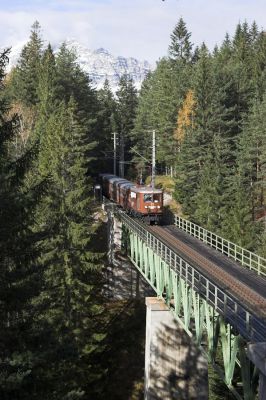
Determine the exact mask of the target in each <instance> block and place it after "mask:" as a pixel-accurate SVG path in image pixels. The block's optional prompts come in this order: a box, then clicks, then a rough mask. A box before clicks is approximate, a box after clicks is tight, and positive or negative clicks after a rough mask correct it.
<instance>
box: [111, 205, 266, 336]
mask: <svg viewBox="0 0 266 400" xmlns="http://www.w3.org/2000/svg"><path fill="white" fill-rule="evenodd" d="M118 214H119V215H120V218H121V219H122V221H124V223H125V224H126V225H127V226H128V227H129V228H130V229H131V230H132V231H133V232H135V233H136V234H137V235H138V236H139V237H140V238H141V239H142V240H143V241H144V242H145V243H146V244H147V245H148V247H150V248H151V249H152V250H153V251H154V252H155V253H156V254H158V255H159V256H160V257H161V259H162V260H163V261H164V262H165V263H166V264H167V265H169V267H170V268H171V269H173V270H174V271H175V272H176V273H177V274H178V275H179V276H180V277H181V278H182V279H183V280H185V282H187V283H188V285H189V286H190V287H191V288H192V289H193V290H195V291H196V292H198V293H199V294H200V296H201V297H202V298H204V299H205V300H206V301H207V303H208V304H210V305H211V306H212V307H213V308H214V309H215V310H216V311H217V312H218V313H219V314H221V315H223V316H224V317H225V319H226V320H227V321H228V322H229V323H230V324H231V325H232V326H235V327H236V328H237V330H238V331H239V333H240V334H241V335H242V336H243V337H245V338H247V339H248V340H253V341H262V340H263V338H264V339H265V322H264V321H262V320H261V318H259V317H257V315H256V311H255V310H254V311H253V312H250V311H249V310H248V309H246V308H245V306H243V305H242V304H241V302H239V301H237V300H236V299H235V298H233V297H232V296H230V295H229V294H228V293H227V290H226V288H225V289H222V288H219V287H218V286H216V285H215V284H214V283H213V282H212V281H211V280H210V279H208V278H207V277H206V276H204V275H202V274H201V273H200V272H199V271H198V270H197V269H196V268H194V267H193V266H191V265H190V264H188V263H187V262H186V261H185V260H183V259H182V258H181V257H180V256H179V255H178V254H177V253H175V252H174V251H173V250H172V249H170V248H169V247H168V246H167V245H165V244H164V243H163V242H161V241H160V240H159V239H158V238H156V236H154V235H153V234H152V233H151V232H148V231H147V230H146V229H145V226H143V225H142V224H141V223H139V222H137V221H136V220H134V219H132V218H130V217H129V216H127V215H126V214H125V213H124V212H123V211H118Z"/></svg>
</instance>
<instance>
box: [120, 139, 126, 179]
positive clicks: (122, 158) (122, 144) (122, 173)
mask: <svg viewBox="0 0 266 400" xmlns="http://www.w3.org/2000/svg"><path fill="white" fill-rule="evenodd" d="M119 176H120V177H121V178H124V176H125V138H124V133H121V136H120V154H119Z"/></svg>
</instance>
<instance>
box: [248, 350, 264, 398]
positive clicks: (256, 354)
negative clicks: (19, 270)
mask: <svg viewBox="0 0 266 400" xmlns="http://www.w3.org/2000/svg"><path fill="white" fill-rule="evenodd" d="M247 356H248V358H249V359H250V360H251V361H252V362H253V364H254V365H255V366H256V367H257V368H258V370H259V371H260V375H259V400H266V342H262V343H250V344H248V348H247Z"/></svg>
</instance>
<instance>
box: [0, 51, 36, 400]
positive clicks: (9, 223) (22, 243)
mask: <svg viewBox="0 0 266 400" xmlns="http://www.w3.org/2000/svg"><path fill="white" fill-rule="evenodd" d="M7 55H8V53H7V52H6V51H5V52H3V53H2V54H1V55H0V264H1V271H0V281H1V290H0V321H1V322H0V334H1V344H0V360H1V361H0V396H1V398H4V399H12V398H17V399H26V398H27V395H26V392H27V390H26V387H27V382H28V380H29V379H30V378H29V377H30V374H31V371H32V368H33V365H34V363H35V361H34V355H33V353H32V351H31V338H32V332H33V319H34V312H33V308H32V306H31V305H32V301H33V300H34V298H36V297H37V295H38V294H39V291H40V284H39V279H38V272H39V271H38V263H37V255H38V252H37V251H36V248H35V243H36V240H37V238H36V236H35V235H34V233H33V232H32V230H31V225H32V222H33V212H34V209H35V205H36V200H37V199H36V194H37V193H34V192H33V191H29V190H27V186H26V185H25V175H26V173H27V170H28V168H29V165H30V155H29V154H25V155H24V156H20V155H19V156H18V155H17V153H16V152H14V151H13V147H14V142H15V140H16V135H17V126H18V124H17V121H16V119H14V118H12V119H9V117H8V108H9V104H8V103H7V101H6V98H5V87H4V83H3V79H4V70H5V66H6V63H7Z"/></svg>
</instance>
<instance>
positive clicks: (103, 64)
mask: <svg viewBox="0 0 266 400" xmlns="http://www.w3.org/2000/svg"><path fill="white" fill-rule="evenodd" d="M65 43H66V46H67V48H69V49H72V50H73V49H74V50H75V52H76V55H77V62H78V63H79V65H80V67H81V68H82V69H83V70H84V71H85V72H86V73H87V74H88V75H89V77H90V78H91V80H92V83H93V85H94V87H95V88H96V89H97V90H98V89H101V88H102V87H103V85H104V82H105V80H106V79H108V81H109V83H110V86H111V89H112V91H113V92H114V93H115V92H116V91H117V89H118V84H119V80H120V78H121V76H122V75H124V74H127V75H129V76H131V77H132V79H133V81H134V84H135V86H136V88H137V89H138V90H139V89H140V87H141V84H142V81H143V80H144V78H145V77H146V75H147V74H148V72H149V71H150V70H151V65H150V64H149V63H148V62H147V61H139V60H137V59H136V58H133V57H130V58H126V57H122V56H118V57H117V56H114V55H112V54H110V52H109V51H108V50H106V49H104V48H103V47H100V48H98V49H96V50H91V49H88V48H87V47H86V46H85V45H84V44H81V43H80V42H78V41H77V40H76V39H75V38H67V39H66V40H65ZM24 45H25V43H19V44H17V45H15V46H14V47H12V50H11V54H10V65H9V69H10V68H11V67H12V66H14V65H16V63H17V61H18V59H19V55H20V53H21V50H22V47H23V46H24ZM59 47H60V45H54V46H53V48H54V51H55V53H57V52H58V50H59Z"/></svg>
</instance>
